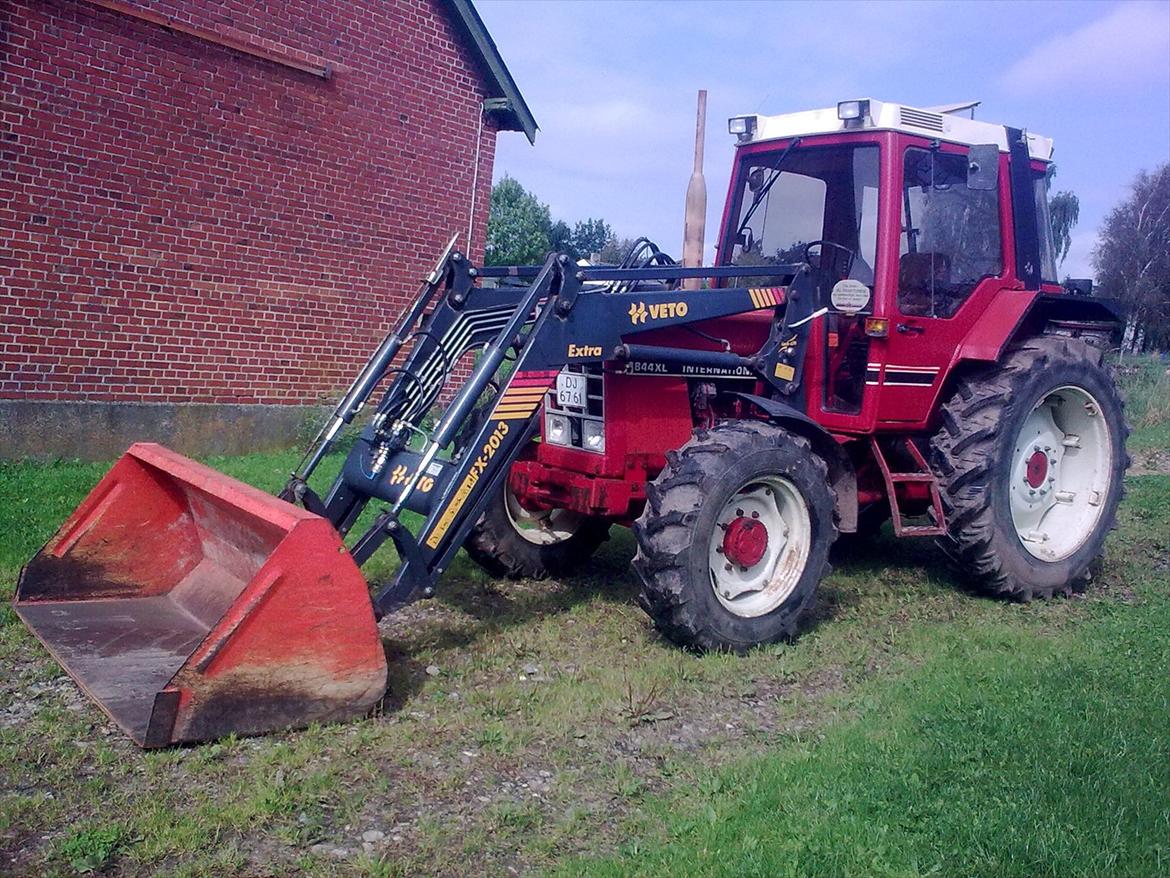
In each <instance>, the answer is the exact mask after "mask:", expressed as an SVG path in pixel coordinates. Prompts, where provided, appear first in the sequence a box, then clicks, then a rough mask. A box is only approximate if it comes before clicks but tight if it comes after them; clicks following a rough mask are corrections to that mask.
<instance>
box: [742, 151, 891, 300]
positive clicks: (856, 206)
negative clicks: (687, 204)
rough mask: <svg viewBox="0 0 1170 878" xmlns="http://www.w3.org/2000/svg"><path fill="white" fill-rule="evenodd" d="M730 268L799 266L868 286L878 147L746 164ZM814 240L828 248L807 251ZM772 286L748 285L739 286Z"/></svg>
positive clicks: (763, 156)
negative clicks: (807, 261)
mask: <svg viewBox="0 0 1170 878" xmlns="http://www.w3.org/2000/svg"><path fill="white" fill-rule="evenodd" d="M738 189H739V191H738V193H737V210H736V216H737V219H736V223H735V225H734V226H733V227H732V228H731V229H730V230H729V232H730V234H731V239H730V240H729V241H727V242H725V244H724V247H725V248H726V249H725V252H726V250H730V252H731V258H730V260H729V261H730V262H731V263H732V264H733V265H779V264H791V263H797V262H804V261H805V259H806V258H807V259H808V260H809V261H810V262H812V264H813V266H814V267H817V268H821V269H823V270H825V271H828V272H831V273H832V274H833V275H834V276H835V277H837V278H841V277H852V278H854V279H856V280H860V281H861V282H862V283H864V284H867V285H869V286H873V278H874V260H875V258H876V252H877V209H878V197H877V192H878V147H876V146H870V145H866V146H824V147H815V146H813V147H797V148H796V149H793V150H792V151H791V152H789V151H786V150H784V149H777V150H776V151H775V152H770V153H760V154H757V155H754V156H752V157H751V159H750V160H748V161H746V162H745V163H744V164H743V165H742V166H741V168H740V172H739V181H738ZM818 241H825V242H828V243H827V244H818V245H817V246H816V247H810V246H809V245H810V244H813V243H814V242H818ZM774 282H777V281H775V279H771V278H751V279H748V278H745V279H743V283H744V285H745V286H746V285H750V286H760V285H765V286H766V285H768V284H769V283H774Z"/></svg>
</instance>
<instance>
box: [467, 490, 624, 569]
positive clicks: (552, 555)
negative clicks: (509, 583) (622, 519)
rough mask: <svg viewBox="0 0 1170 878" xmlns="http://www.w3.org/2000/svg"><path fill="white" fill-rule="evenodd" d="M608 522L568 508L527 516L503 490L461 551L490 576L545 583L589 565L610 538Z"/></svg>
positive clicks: (510, 493)
mask: <svg viewBox="0 0 1170 878" xmlns="http://www.w3.org/2000/svg"><path fill="white" fill-rule="evenodd" d="M609 527H610V523H609V522H608V521H606V520H604V519H600V518H590V517H588V516H585V515H581V514H579V513H576V512H571V511H570V510H567V509H553V510H550V511H549V512H547V513H531V512H528V511H526V510H525V509H524V508H523V507H522V506H521V505H520V504H519V502H517V500H516V498H515V497H514V496H513V495H512V492H511V491H510V490H509V489H508V487H507V485H505V486H504V488H503V490H502V491H501V492H500V493H499V495H498V496H497V497H496V499H495V500H493V501H492V502H491V503H490V504H489V505H488V507H487V509H486V510H485V511H484V512H483V514H482V515H480V517H479V521H477V522H476V523H475V526H474V527H473V528H472V529H471V533H470V534H468V537H467V540H466V541H465V542H464V544H463V547H464V548H465V549H466V550H467V554H468V555H470V556H471V559H472V560H473V561H475V563H477V564H478V565H479V566H480V567H482V568H483V569H484V570H486V571H487V572H488V573H490V574H492V576H498V577H506V578H508V579H524V578H529V579H547V578H548V577H550V576H554V577H555V576H564V575H565V574H568V573H571V572H573V571H574V570H576V569H577V568H579V567H580V566H581V565H582V564H584V563H585V562H586V561H588V560H589V558H590V557H591V556H592V555H593V553H594V552H596V551H597V548H598V547H599V546H600V545H601V544H602V543H604V542H605V541H606V540H607V539H609Z"/></svg>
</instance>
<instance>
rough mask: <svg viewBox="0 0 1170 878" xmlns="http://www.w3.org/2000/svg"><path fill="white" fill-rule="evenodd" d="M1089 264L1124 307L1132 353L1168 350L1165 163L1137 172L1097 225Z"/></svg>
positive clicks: (1168, 171)
mask: <svg viewBox="0 0 1170 878" xmlns="http://www.w3.org/2000/svg"><path fill="white" fill-rule="evenodd" d="M1093 266H1094V267H1095V268H1096V269H1097V282H1098V284H1099V286H1100V288H1101V290H1102V291H1103V293H1104V294H1105V295H1107V296H1115V297H1116V298H1118V299H1120V300H1121V302H1122V304H1123V305H1124V306H1125V309H1126V312H1127V315H1128V325H1127V327H1126V337H1127V339H1129V340H1130V341H1129V346H1130V347H1131V349H1134V350H1138V351H1140V350H1143V349H1147V348H1156V349H1159V350H1167V349H1170V164H1165V165H1162V166H1161V167H1160V168H1157V169H1155V170H1154V172H1153V173H1149V172H1146V171H1142V172H1141V173H1140V174H1138V176H1137V179H1136V180H1134V182H1133V185H1132V186H1131V187H1130V193H1129V195H1128V196H1127V197H1126V198H1125V200H1124V201H1122V202H1121V204H1119V205H1117V207H1115V208H1113V211H1112V212H1111V213H1110V214H1109V216H1107V217H1106V218H1105V222H1104V223H1103V224H1102V226H1101V231H1100V233H1099V234H1098V236H1097V246H1096V247H1094V248H1093Z"/></svg>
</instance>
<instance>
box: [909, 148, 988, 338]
mask: <svg viewBox="0 0 1170 878" xmlns="http://www.w3.org/2000/svg"><path fill="white" fill-rule="evenodd" d="M1002 271H1003V252H1002V247H1001V241H1000V228H999V192H998V191H995V190H993V191H985V190H978V189H969V188H967V158H966V156H964V155H955V154H949V153H943V152H939V151H937V150H927V149H908V150H906V159H905V164H904V167H903V182H902V237H901V247H900V251H899V256H898V308H899V310H901V312H902V313H903V314H912V315H918V316H922V317H943V318H945V317H951V316H953V315H954V314H955V312H957V311H958V310H959V308H960V306H962V304H963V302H965V301H966V300H967V297H968V296H970V295H971V292H972V291H973V290H974V289H975V287H976V285H977V284H978V283H979V282H980V281H981V280H983V279H984V278H986V277H994V276H995V275H998V274H1000V273H1001V272H1002Z"/></svg>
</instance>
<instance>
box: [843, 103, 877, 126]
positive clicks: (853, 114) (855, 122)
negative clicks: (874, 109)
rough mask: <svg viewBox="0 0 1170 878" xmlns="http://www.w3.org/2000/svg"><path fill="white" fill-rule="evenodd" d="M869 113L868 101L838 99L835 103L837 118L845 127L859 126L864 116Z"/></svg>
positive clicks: (862, 122) (863, 121) (863, 122)
mask: <svg viewBox="0 0 1170 878" xmlns="http://www.w3.org/2000/svg"><path fill="white" fill-rule="evenodd" d="M868 115H869V101H867V100H865V101H839V102H838V103H837V118H838V119H840V120H841V121H842V122H844V123H845V127H846V128H860V127H861V126H862V125H864V124H865V117H866V116H868Z"/></svg>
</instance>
